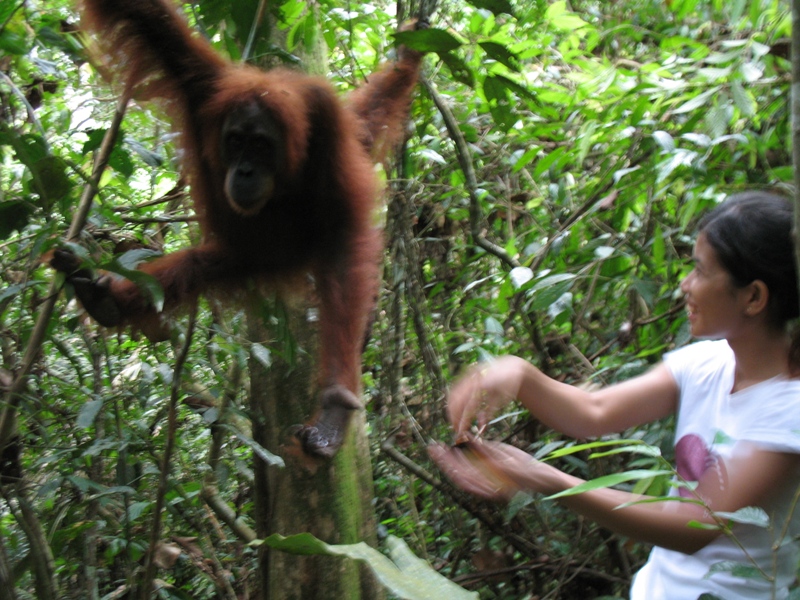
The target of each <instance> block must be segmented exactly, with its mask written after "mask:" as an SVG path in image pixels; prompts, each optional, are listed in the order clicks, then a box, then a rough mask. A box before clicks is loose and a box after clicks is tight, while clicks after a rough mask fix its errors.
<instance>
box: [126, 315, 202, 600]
mask: <svg viewBox="0 0 800 600" xmlns="http://www.w3.org/2000/svg"><path fill="white" fill-rule="evenodd" d="M196 320H197V304H196V303H195V305H194V306H193V307H192V310H191V312H190V314H189V323H188V325H187V326H186V334H185V336H186V337H185V339H184V342H183V347H182V348H181V351H180V353H179V354H178V356H177V358H176V360H175V370H174V372H173V375H172V386H171V389H170V396H169V413H168V416H167V439H166V442H165V444H164V454H163V456H162V458H161V473H160V476H159V480H158V493H157V495H156V505H155V509H154V513H153V526H152V529H151V531H150V546H149V548H148V551H147V557H146V559H145V569H144V580H143V581H142V584H141V588H140V589H139V597H140V598H141V600H149V598H150V594H151V591H152V589H153V580H154V579H155V576H156V570H157V569H158V566H157V565H156V561H155V552H156V546H157V545H158V541H159V538H160V537H161V513H162V511H163V509H164V503H165V502H166V496H167V486H168V484H169V472H170V464H171V463H172V452H173V449H174V447H175V435H176V433H177V431H178V398H179V397H180V395H181V379H182V373H183V366H184V364H186V358H187V357H188V356H189V349H190V348H191V345H192V337H193V336H194V325H195V322H196Z"/></svg>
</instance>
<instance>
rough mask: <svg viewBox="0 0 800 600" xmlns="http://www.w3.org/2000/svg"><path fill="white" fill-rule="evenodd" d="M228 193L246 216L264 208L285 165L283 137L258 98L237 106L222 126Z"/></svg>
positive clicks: (236, 209)
mask: <svg viewBox="0 0 800 600" xmlns="http://www.w3.org/2000/svg"><path fill="white" fill-rule="evenodd" d="M222 162H223V164H224V166H225V195H226V196H227V198H228V202H229V203H230V205H231V207H232V208H233V209H234V210H235V211H236V212H238V213H239V214H242V215H245V216H247V215H253V214H256V213H257V212H258V211H260V210H261V209H262V208H263V207H264V205H265V204H266V203H267V202H268V201H269V200H270V198H271V197H272V195H273V193H274V191H275V174H276V173H277V172H278V170H279V169H281V168H282V167H283V136H282V132H281V130H280V128H279V127H278V125H277V124H276V122H275V121H274V120H273V119H272V117H271V116H270V115H269V114H268V113H267V112H265V111H264V110H263V108H261V106H259V105H258V104H257V103H256V102H255V101H250V102H248V103H246V104H243V105H242V106H239V107H237V108H235V109H234V110H233V111H231V113H230V114H229V115H228V117H227V118H226V119H225V122H224V123H223V125H222Z"/></svg>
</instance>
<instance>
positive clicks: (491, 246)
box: [420, 77, 520, 268]
mask: <svg viewBox="0 0 800 600" xmlns="http://www.w3.org/2000/svg"><path fill="white" fill-rule="evenodd" d="M420 81H421V82H422V85H424V86H425V89H426V90H427V91H428V95H429V96H430V97H431V100H433V103H434V104H435V105H436V108H437V109H438V110H439V113H440V114H441V115H442V119H443V120H444V124H445V127H446V128H447V132H448V133H449V134H450V138H451V139H452V140H453V142H454V143H455V145H456V156H457V157H458V164H459V165H461V170H462V171H463V173H464V178H465V180H466V181H465V185H466V187H467V192H468V193H469V217H470V218H469V226H470V233H471V234H472V239H473V240H474V242H475V244H476V245H477V246H478V247H480V248H483V249H484V250H486V252H488V253H489V254H492V255H494V256H496V257H497V258H499V259H500V260H502V261H503V262H504V263H505V264H506V265H508V266H509V267H510V268H514V267H518V266H520V265H519V261H518V260H517V259H515V258H514V257H512V256H511V255H510V254H509V253H508V252H506V251H505V249H504V248H503V247H502V246H498V245H497V244H495V243H494V242H492V241H490V240H488V239H487V238H486V236H484V235H483V231H482V227H483V213H482V212H481V205H480V200H479V199H478V179H477V177H476V176H475V168H474V167H473V166H472V160H471V159H470V151H469V146H468V145H467V141H466V140H465V139H464V134H462V133H461V129H460V128H459V127H458V121H457V120H456V118H455V115H453V111H451V110H450V106H449V105H448V104H447V103H446V102H445V101H444V99H443V98H442V97H441V96H440V95H439V93H438V92H437V91H436V89H435V88H434V87H433V85H432V84H431V82H430V81H428V79H427V78H425V77H420Z"/></svg>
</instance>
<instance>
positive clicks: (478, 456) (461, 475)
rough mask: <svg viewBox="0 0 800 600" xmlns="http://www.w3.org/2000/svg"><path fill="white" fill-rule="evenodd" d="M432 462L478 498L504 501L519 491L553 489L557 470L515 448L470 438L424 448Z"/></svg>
mask: <svg viewBox="0 0 800 600" xmlns="http://www.w3.org/2000/svg"><path fill="white" fill-rule="evenodd" d="M428 454H430V456H431V458H432V459H433V461H434V462H435V463H436V464H437V465H438V467H439V468H440V469H441V470H442V471H443V472H444V473H445V475H447V477H448V479H450V480H451V481H452V482H453V483H454V484H456V485H457V486H458V487H460V488H461V489H463V490H464V491H467V492H469V493H471V494H474V495H476V496H480V497H481V498H485V499H487V500H496V501H508V500H510V499H511V498H512V497H513V496H514V494H516V493H517V492H519V491H523V490H524V491H528V492H544V493H553V492H554V491H557V488H555V485H556V477H555V476H556V474H557V473H558V471H557V470H556V469H555V468H553V467H551V466H549V465H545V464H543V463H540V462H539V461H537V460H535V459H534V458H532V457H531V456H530V455H529V454H528V453H526V452H523V451H522V450H520V449H519V448H515V447H514V446H509V445H508V444H502V443H499V442H489V441H485V440H476V439H472V438H470V439H469V440H468V441H466V442H464V443H463V444H461V445H459V446H455V447H452V448H451V447H448V446H444V445H442V444H434V445H431V446H429V447H428Z"/></svg>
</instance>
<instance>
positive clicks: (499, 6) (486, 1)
mask: <svg viewBox="0 0 800 600" xmlns="http://www.w3.org/2000/svg"><path fill="white" fill-rule="evenodd" d="M467 2H469V3H470V4H472V6H474V7H475V8H482V9H484V10H488V11H490V12H491V13H492V14H494V15H500V14H503V13H506V14H509V15H511V16H514V8H513V7H512V6H511V2H509V1H508V0H467Z"/></svg>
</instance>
